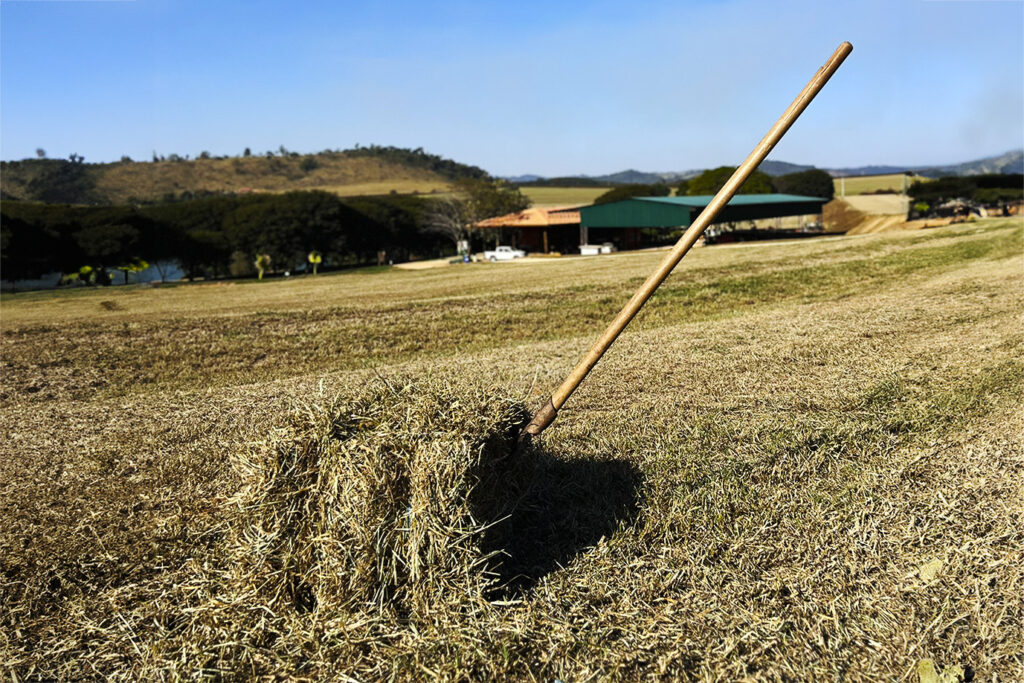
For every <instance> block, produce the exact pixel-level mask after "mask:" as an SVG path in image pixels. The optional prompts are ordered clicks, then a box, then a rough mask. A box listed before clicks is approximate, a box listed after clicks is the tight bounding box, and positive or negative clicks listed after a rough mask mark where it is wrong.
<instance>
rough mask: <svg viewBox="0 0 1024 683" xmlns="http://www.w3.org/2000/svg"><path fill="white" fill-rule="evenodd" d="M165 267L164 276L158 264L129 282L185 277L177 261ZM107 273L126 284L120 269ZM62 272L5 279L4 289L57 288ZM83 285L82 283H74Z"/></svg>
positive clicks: (115, 283) (159, 280) (113, 279)
mask: <svg viewBox="0 0 1024 683" xmlns="http://www.w3.org/2000/svg"><path fill="white" fill-rule="evenodd" d="M160 265H161V268H163V271H164V276H163V277H161V276H160V270H159V269H158V268H157V267H156V266H150V267H149V268H146V269H145V270H142V271H139V272H138V273H128V283H129V284H133V285H134V284H146V283H148V282H161V281H164V282H174V281H175V280H180V279H182V278H183V277H185V271H183V270H182V269H181V268H180V267H179V266H178V264H177V263H161V264H160ZM107 273H108V274H109V275H110V281H111V283H112V284H114V285H123V284H124V273H123V272H122V271H120V270H112V269H110V268H108V269H107ZM60 278H61V274H60V273H58V272H56V271H54V272H52V273H47V274H46V275H44V276H43V277H41V278H36V279H33V280H15V281H14V284H13V285H12V284H11V283H10V282H7V281H4V282H3V283H2V287H3V289H4V291H12V290H13V291H18V292H27V291H32V290H38V289H56V288H57V283H58V282H60ZM73 286H81V285H73Z"/></svg>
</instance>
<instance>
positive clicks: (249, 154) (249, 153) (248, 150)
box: [242, 147, 252, 157]
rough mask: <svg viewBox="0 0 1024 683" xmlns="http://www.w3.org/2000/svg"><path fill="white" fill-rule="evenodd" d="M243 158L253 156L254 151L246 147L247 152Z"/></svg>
mask: <svg viewBox="0 0 1024 683" xmlns="http://www.w3.org/2000/svg"><path fill="white" fill-rule="evenodd" d="M242 156H243V157H247V156H252V150H251V149H249V148H248V147H246V148H245V151H244V152H242Z"/></svg>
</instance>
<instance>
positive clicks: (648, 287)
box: [519, 42, 853, 441]
mask: <svg viewBox="0 0 1024 683" xmlns="http://www.w3.org/2000/svg"><path fill="white" fill-rule="evenodd" d="M852 51H853V45H851V44H850V43H845V42H844V43H843V44H841V45H840V46H839V47H838V48H836V51H835V52H834V53H832V57H831V58H829V60H828V62H826V63H825V65H824V66H823V67H821V68H820V69H818V73H816V74H814V78H812V79H811V81H810V83H808V84H807V85H806V86H804V89H803V90H801V91H800V94H799V95H797V97H796V99H795V100H793V104H791V105H789V108H788V109H787V110H786V111H785V113H784V114H783V115H782V116H781V117H780V118H779V120H778V121H776V122H775V125H774V126H772V127H771V130H769V131H768V134H767V135H765V136H764V138H762V139H761V142H759V143H758V144H757V147H755V148H754V151H753V152H751V153H750V155H749V156H748V157H747V158H746V160H745V161H744V162H743V163H742V164H740V166H739V168H737V169H736V172H735V173H733V174H732V177H731V178H729V180H728V181H727V182H726V183H725V185H723V186H722V189H721V190H719V191H718V194H716V195H715V196H714V198H713V199H712V200H711V202H710V203H709V204H708V205H707V206H706V207H704V210H703V211H701V213H700V216H698V217H697V220H695V221H694V222H693V224H692V225H691V226H690V227H689V228H688V229H687V230H686V232H685V233H683V236H682V237H680V238H679V241H678V242H676V245H675V246H674V247H672V250H671V251H670V252H669V253H668V254H666V255H665V258H664V260H662V262H661V264H660V265H659V266H658V268H657V270H655V271H654V272H653V273H651V275H650V276H649V277H648V278H647V280H646V281H645V282H644V283H643V284H642V285H641V286H640V289H638V290H636V294H634V295H633V298H632V299H630V300H629V303H627V304H626V305H625V306H624V307H623V309H622V310H621V311H619V314H618V315H617V316H615V319H614V320H612V322H611V324H610V325H609V326H608V329H606V330H605V331H604V334H602V335H601V337H600V338H599V339H598V340H597V342H595V344H594V346H593V347H591V349H590V351H589V352H588V353H587V355H586V356H585V357H584V358H583V360H581V361H580V362H579V364H578V365H577V366H576V368H575V369H574V370H573V371H572V373H571V374H570V375H569V376H568V377H566V378H565V381H564V382H562V385H561V386H560V387H558V389H556V390H555V393H553V394H551V398H550V399H549V400H548V402H547V403H546V404H544V407H543V408H541V409H540V410H538V411H537V412H536V413H535V414H534V416H533V419H532V420H531V421H530V423H529V424H528V425H526V427H525V428H524V429H523V431H522V433H520V435H519V440H520V441H523V440H524V439H526V438H529V437H533V436H537V435H538V434H540V433H541V432H542V431H544V429H545V428H547V426H548V425H549V424H551V423H552V422H554V420H555V418H556V417H557V416H558V409H559V408H561V407H562V406H563V405H564V404H565V402H566V401H567V400H569V397H570V396H572V393H573V392H574V391H576V388H577V387H578V386H579V385H580V384H581V383H582V382H583V380H584V379H585V378H586V376H587V374H589V373H590V371H591V370H592V369H593V367H594V366H595V365H597V361H599V360H601V356H603V355H604V352H605V351H607V350H608V347H609V346H611V345H612V342H614V341H615V340H616V339H617V338H618V336H619V334H620V333H621V332H622V330H623V329H625V327H626V325H628V324H629V321H631V320H632V319H633V316H635V315H636V314H637V312H639V311H640V309H641V308H642V307H643V305H644V304H645V303H647V300H648V299H649V298H650V297H651V295H652V294H654V290H656V289H657V288H658V286H659V285H660V284H661V283H662V282H664V280H665V278H667V277H668V275H669V273H671V272H672V269H673V268H675V267H676V264H677V263H679V261H681V260H682V258H683V257H684V256H686V252H688V251H690V248H691V247H692V246H693V245H694V243H695V242H696V241H697V238H699V237H700V236H701V235H702V234H703V233H704V230H705V229H706V228H707V227H708V225H710V224H711V222H712V221H713V220H715V218H716V217H717V216H718V214H719V212H720V211H721V210H722V209H723V208H724V207H725V205H726V204H727V203H729V200H730V199H732V197H733V195H734V194H736V191H737V190H738V189H739V188H740V186H741V185H743V183H744V182H745V181H746V180H747V178H749V177H750V174H751V173H753V172H754V169H756V168H757V167H758V165H760V163H761V162H762V161H764V159H765V157H767V156H768V153H769V152H771V151H772V148H774V147H775V145H776V144H778V142H779V140H781V139H782V136H783V135H785V134H786V131H787V130H789V127H790V126H792V125H793V122H794V121H796V120H797V118H798V117H799V116H800V114H802V113H803V111H804V109H806V108H807V105H809V104H810V103H811V100H813V99H814V96H815V95H817V94H818V92H819V91H820V90H821V89H822V88H823V87H825V84H826V83H828V79H829V78H831V77H832V74H834V73H835V72H836V70H837V69H838V68H839V66H840V65H841V64H842V63H843V60H845V59H846V57H847V56H848V55H849V54H850V52H852Z"/></svg>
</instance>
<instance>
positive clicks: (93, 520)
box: [0, 228, 1024, 681]
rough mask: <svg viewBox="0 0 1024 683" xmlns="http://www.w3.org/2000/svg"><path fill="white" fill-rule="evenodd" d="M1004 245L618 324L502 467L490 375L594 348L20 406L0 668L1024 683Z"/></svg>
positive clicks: (1011, 261) (1022, 475) (62, 673)
mask: <svg viewBox="0 0 1024 683" xmlns="http://www.w3.org/2000/svg"><path fill="white" fill-rule="evenodd" d="M979 230H980V229H979ZM1000 230H1001V232H1000ZM1001 234H1009V231H1008V230H1007V229H1005V228H1004V229H999V230H996V231H995V232H992V233H991V234H987V233H984V232H980V231H979V232H978V233H977V234H976V235H975V234H974V233H966V232H965V230H964V229H962V228H958V229H956V230H955V231H954V230H948V229H947V230H945V231H941V232H940V231H929V232H928V233H919V234H915V235H910V236H899V237H893V238H886V239H885V240H883V239H882V238H876V237H870V236H869V237H865V238H863V239H861V240H856V241H852V240H851V241H849V242H846V241H835V242H834V243H832V244H825V243H823V244H821V245H795V246H791V247H776V248H774V249H775V251H769V250H767V249H766V250H763V251H757V250H751V251H749V253H750V254H755V255H758V256H757V257H758V258H765V257H768V256H769V255H770V254H772V253H779V251H778V250H779V249H791V250H792V251H791V252H790V251H784V252H782V254H783V255H784V256H785V257H786V258H793V256H792V254H797V255H799V256H800V258H801V259H802V260H801V261H800V265H801V266H807V264H808V262H809V261H813V259H826V258H829V256H828V254H827V253H825V252H823V251H822V250H825V249H835V250H837V252H836V253H837V254H838V255H842V256H844V257H849V256H850V255H851V254H853V253H855V252H856V253H860V252H859V251H858V250H864V249H873V250H871V251H870V252H869V253H868V254H867V256H868V257H870V258H869V259H867V258H866V259H865V260H870V263H871V264H873V265H874V266H877V264H878V263H879V260H880V259H884V258H890V257H891V258H897V257H898V258H899V260H900V263H901V264H903V266H907V264H908V263H909V262H910V260H911V259H914V258H917V259H919V260H920V259H924V260H923V261H922V263H923V264H927V268H926V269H917V270H912V271H906V270H901V271H899V272H898V273H896V274H893V275H891V276H888V275H887V276H886V277H885V278H883V279H880V280H878V282H880V283H882V284H885V285H886V286H877V287H870V288H868V287H864V286H863V280H859V279H856V278H854V279H851V277H850V275H849V274H848V273H846V274H844V273H845V271H839V272H836V271H829V270H828V267H829V263H828V262H825V263H823V264H821V266H822V267H821V268H816V269H814V270H813V271H812V274H813V275H814V276H815V278H816V279H815V286H817V287H821V288H830V287H831V289H828V291H829V292H830V295H829V298H827V299H809V300H806V301H802V302H794V301H792V300H791V299H783V300H777V303H776V304H775V305H773V306H771V307H753V306H752V307H750V308H748V309H746V310H744V311H742V312H737V313H735V314H734V315H729V316H718V317H701V318H698V319H696V320H692V321H690V322H685V323H680V322H678V321H677V320H674V319H666V321H664V324H662V325H660V326H659V325H649V326H648V327H646V328H643V327H642V326H641V327H639V328H637V329H634V330H633V331H632V332H631V333H630V334H629V335H625V336H624V337H623V338H622V339H621V340H620V342H619V344H618V345H617V347H616V349H615V352H614V353H612V354H610V355H609V357H608V358H607V359H606V360H605V361H604V362H603V364H602V366H601V367H599V368H598V369H597V371H596V372H595V373H594V376H593V377H591V378H590V379H589V380H588V382H587V383H586V384H585V385H584V386H583V387H582V388H581V390H580V391H579V392H578V393H577V395H575V396H574V397H573V403H572V406H571V407H572V410H567V411H566V412H565V414H564V415H563V416H562V417H561V418H560V420H559V423H558V424H557V426H556V428H554V429H552V430H550V431H549V432H547V433H546V434H545V440H544V443H543V444H542V446H543V448H538V449H536V450H533V451H530V452H528V453H527V454H525V456H524V458H523V459H522V460H517V461H516V462H515V463H510V462H507V461H503V460H502V459H501V457H500V455H501V454H502V453H504V452H506V450H505V449H506V445H505V444H507V435H508V434H509V433H510V432H511V433H514V431H515V425H516V424H517V423H518V421H519V420H521V419H522V417H523V416H524V413H523V412H522V408H521V403H520V401H519V399H518V398H517V397H518V394H517V392H516V391H510V390H507V389H501V388H496V387H501V386H503V382H505V381H506V378H505V376H504V375H503V372H504V370H502V368H505V369H506V370H507V371H508V372H510V373H511V372H512V370H515V372H516V373H518V374H515V375H514V379H508V381H507V384H508V385H511V386H515V387H524V386H527V385H528V384H529V383H530V379H531V377H532V376H534V374H535V373H539V379H538V380H537V384H538V386H539V387H548V386H552V385H553V384H554V383H555V382H557V381H558V380H559V379H561V375H562V373H563V372H564V369H565V366H566V365H567V364H568V363H570V362H571V361H573V360H575V358H576V357H577V356H578V355H579V353H581V352H582V351H583V350H584V349H585V347H586V344H588V343H589V342H590V339H589V336H588V338H585V339H568V340H566V339H563V338H558V337H555V338H552V340H551V341H549V342H547V343H544V344H532V345H520V346H517V345H514V344H509V345H506V346H504V347H500V348H496V349H491V350H486V351H479V350H478V351H474V352H473V353H472V354H469V353H464V354H462V357H459V358H456V357H455V356H454V354H450V355H448V356H445V357H443V358H442V359H441V360H438V359H437V358H436V357H432V356H424V357H423V358H422V359H421V360H420V361H419V362H418V364H416V365H410V366H406V367H405V368H403V369H401V370H399V369H398V368H394V369H392V370H389V371H388V372H389V373H392V372H405V373H407V374H406V375H403V376H405V377H409V378H412V379H390V380H377V381H375V382H367V378H368V377H370V376H371V373H369V372H367V371H361V372H347V373H340V374H333V375H330V374H321V375H307V376H304V377H298V378H296V379H294V380H287V381H286V380H280V381H276V382H268V381H262V382H254V383H252V384H239V383H236V384H233V385H231V386H229V387H224V388H216V387H214V388H205V386H203V387H201V388H198V389H193V390H191V391H189V392H180V393H179V392H172V391H168V390H161V391H153V392H151V393H146V394H142V393H139V394H135V395H132V396H127V397H125V398H117V399H113V400H111V399H110V398H108V396H107V395H102V396H99V397H92V398H90V397H86V398H80V399H74V398H65V399H56V398H55V399H54V400H53V401H51V402H48V403H45V404H44V403H41V402H39V401H38V400H37V399H36V397H38V396H39V394H40V393H42V392H37V393H32V394H28V395H26V396H24V397H22V396H20V394H16V393H14V394H13V396H12V398H10V399H9V400H8V401H7V402H6V404H5V405H4V406H2V407H0V415H3V416H4V419H5V425H6V426H7V435H8V436H9V439H8V440H7V442H6V444H0V446H2V447H3V448H4V449H5V450H4V451H3V457H0V517H2V518H3V519H4V520H5V524H4V525H3V528H2V529H0V605H2V606H3V608H2V609H0V672H3V674H0V675H8V674H10V675H11V676H14V675H16V676H17V677H18V679H19V680H24V679H26V678H29V679H31V678H38V679H74V678H111V679H118V680H140V679H141V680H152V679H166V680H175V679H181V678H197V677H201V676H213V677H221V678H227V679H246V680H249V679H253V678H274V679H291V680H325V679H333V680H351V679H352V678H355V679H359V680H380V679H395V680H422V679H424V678H437V679H441V680H467V679H471V680H508V679H514V680H521V679H536V680H551V679H553V678H558V679H561V680H566V681H569V680H571V681H586V680H606V679H613V680H640V679H644V680H651V679H659V678H661V679H667V680H678V679H698V680H742V679H753V680H778V679H788V680H892V679H901V678H902V679H905V680H909V681H915V680H916V678H915V676H916V675H917V672H918V671H924V670H928V671H931V670H932V669H934V670H935V671H936V672H937V673H938V674H939V675H943V676H947V678H948V677H949V676H951V675H953V674H955V672H956V670H957V667H960V668H961V669H962V670H963V675H962V677H963V678H965V679H967V678H969V677H970V676H971V675H975V676H976V677H977V678H978V679H980V680H996V679H998V680H1000V681H1006V680H1018V679H1020V678H1021V675H1022V674H1024V655H1022V653H1024V643H1022V641H1021V635H1022V631H1021V629H1020V628H1019V625H1020V624H1021V623H1022V620H1024V602H1022V601H1021V599H1020V595H1021V594H1022V592H1024V569H1022V568H1021V564H1020V557H1021V554H1022V553H1024V534H1022V531H1021V529H1022V528H1024V527H1022V524H1021V522H1022V519H1024V517H1022V514H1024V510H1022V507H1021V500H1024V498H1022V495H1024V489H1022V488H1021V487H1022V482H1024V451H1022V450H1021V434H1022V428H1024V422H1022V420H1024V417H1022V415H1021V413H1020V409H1019V408H1020V404H1021V400H1022V393H1021V392H1022V387H1024V363H1022V361H1021V359H1022V358H1024V356H1022V354H1021V349H1022V348H1024V347H1022V343H1024V339H1022V337H1021V334H1020V329H1019V325H1018V324H1017V322H1018V316H1019V311H1020V310H1021V291H1020V288H1019V286H1018V285H1019V275H1020V272H1021V264H1020V259H1019V239H1020V238H1019V234H1020V231H1019V228H1014V230H1013V232H1012V234H1009V236H1010V237H1012V241H1007V243H1006V245H1005V246H1003V247H1000V248H999V249H998V250H994V251H985V250H983V249H981V248H980V246H982V245H984V244H985V243H986V242H990V241H992V239H993V237H995V236H999V235H1001ZM942 235H946V236H947V237H942ZM952 235H955V236H956V239H955V242H954V240H952V237H951V236H952ZM1000 239H1002V238H1000ZM947 242H954V245H953V246H955V248H956V250H957V251H956V252H955V253H947V252H946V251H942V252H939V251H936V250H935V249H931V247H932V246H934V245H941V244H946V243H947ZM1000 244H1002V242H1000ZM844 245H845V246H844ZM900 245H902V246H900ZM907 245H926V246H929V248H930V251H928V252H927V253H926V254H925V255H924V256H920V254H921V249H920V248H919V247H912V246H907ZM883 246H884V247H885V248H886V249H887V250H892V251H891V253H890V252H889V251H885V252H881V251H879V249H875V248H874V247H883ZM936 248H938V247H936ZM951 248H952V247H951ZM942 249H946V247H942ZM851 250H853V251H851ZM965 250H969V251H970V254H974V256H970V254H968V256H970V258H967V256H964V255H963V252H965ZM709 251H711V250H709ZM746 253H748V252H746V251H745V252H743V253H742V254H740V253H739V252H732V255H731V256H730V258H732V259H737V258H741V257H742V256H743V255H744V254H746ZM1004 253H1006V254H1010V255H1011V256H1012V258H1008V257H1006V256H1001V254H1004ZM915 254H916V255H917V256H915ZM986 254H990V255H988V256H986ZM925 256H927V258H925ZM938 256H942V257H943V258H945V257H946V256H948V257H949V259H950V261H949V263H950V265H948V266H947V265H944V264H945V262H944V261H941V260H939V259H938ZM630 258H639V257H630ZM709 258H710V257H709ZM715 258H724V256H723V257H718V256H715ZM814 263H816V264H817V261H814ZM524 267H525V266H524ZM545 267H554V268H556V269H557V268H558V267H559V266H558V265H555V266H545ZM865 267H867V266H866V264H865V263H864V262H863V261H855V262H853V263H852V264H851V268H854V270H855V271H856V272H860V271H861V270H862V269H863V268H865ZM907 272H909V276H907V275H906V273H907ZM822 273H831V274H830V275H828V277H821V275H822ZM750 275H751V277H752V278H754V280H753V281H754V282H755V283H756V282H761V281H762V279H763V275H764V273H763V272H762V271H760V270H758V271H754V272H751V273H750ZM444 277H449V276H448V275H445V276H444ZM785 282H786V283H787V286H792V285H794V284H799V281H798V280H794V279H787V280H786V281H785ZM545 286H547V285H545ZM326 290H327V288H326V287H325V291H326ZM745 291H747V290H745ZM753 291H755V292H758V293H757V297H759V298H760V297H762V296H764V294H763V291H764V290H753ZM671 292H672V290H667V291H666V292H664V294H666V295H668V294H671ZM105 296H110V295H105ZM720 296H725V294H722V295H720ZM744 296H748V295H746V294H744ZM749 296H750V297H751V298H753V297H754V296H755V295H753V294H751V295H749ZM97 301H98V299H92V300H90V302H89V307H90V309H93V310H94V309H96V308H97V304H96V302H97ZM445 303H446V305H449V303H448V302H445ZM677 305H678V304H677ZM657 313H658V309H657V308H655V309H652V310H651V311H649V316H650V315H654V314H657ZM559 314H560V315H562V314H564V311H560V313H559ZM104 315H106V314H104ZM110 315H123V313H117V312H114V313H110ZM498 315H499V314H498V313H496V314H495V316H496V317H495V318H494V319H493V320H494V326H495V327H496V328H498V329H500V330H501V333H502V334H504V335H506V336H507V337H508V338H510V339H513V340H518V339H522V338H523V335H522V334H520V332H521V329H520V328H514V327H508V326H506V327H499V326H500V324H501V319H500V318H498V317H497V316H498ZM500 315H502V316H504V317H505V318H509V317H510V316H511V314H510V313H509V312H508V310H505V309H502V310H501V312H500ZM511 317H512V319H513V320H516V321H522V320H523V316H522V313H521V312H517V313H516V314H515V316H511ZM488 322H489V323H490V320H489V321H488ZM224 324H225V323H224V322H223V319H222V318H217V319H216V320H214V321H212V322H210V323H208V324H205V325H204V326H203V327H202V328H201V329H217V328H218V326H222V325H224ZM479 324H483V323H479ZM197 327H198V326H197ZM65 329H66V328H60V327H59V328H57V331H55V332H54V334H55V335H56V334H58V333H61V334H63V333H65V332H63V330H65ZM459 329H460V330H462V331H463V332H464V333H466V334H468V331H467V325H465V324H464V323H463V324H462V325H460V326H459ZM46 339H47V340H49V339H51V337H46ZM265 339H266V340H267V341H265V343H267V344H270V343H271V341H270V340H271V338H270V337H266V338H265ZM438 340H441V341H445V340H447V338H445V337H441V336H437V337H436V338H432V343H441V341H438ZM24 343H26V344H27V343H28V342H24ZM33 343H34V345H35V347H36V348H42V346H43V344H42V343H41V342H40V340H38V339H37V340H36V341H35V342H33ZM516 344H518V342H516ZM10 348H17V347H16V346H15V345H13V344H12V345H11V346H10ZM101 349H102V350H104V351H107V350H109V346H108V345H104V346H102V347H101ZM460 350H461V349H460ZM306 355H308V354H306ZM469 356H473V358H472V359H470V358H469ZM291 357H292V356H285V358H291ZM294 357H295V358H300V357H301V358H305V357H306V356H304V355H302V354H300V353H299V352H298V351H296V352H295V355H294ZM538 359H539V360H538ZM441 368H446V372H448V374H450V375H451V376H452V378H453V379H451V380H442V379H439V377H438V375H439V373H440V372H441ZM467 378H469V379H467ZM321 381H323V382H329V383H331V386H332V390H331V392H327V393H326V394H325V393H323V392H321V393H320V394H319V395H317V393H316V392H317V389H316V387H317V384H318V382H321ZM335 385H337V386H339V387H360V386H364V385H368V386H366V387H365V388H364V389H343V391H344V392H345V393H344V395H343V396H342V397H341V398H338V399H334V398H325V397H324V396H325V395H326V396H333V386H335ZM311 392H312V395H313V398H309V395H310V393H311ZM352 392H354V393H352ZM299 396H301V397H303V398H295V397H299ZM532 400H533V399H531V402H532ZM12 406H13V407H12ZM285 406H290V408H288V409H285V408H284V407H285ZM110 415H113V416H114V417H110ZM246 425H248V426H246ZM492 447H493V450H492ZM494 455H497V456H499V457H492V456H494ZM449 460H451V462H449ZM641 472H642V476H641V474H640V473H641ZM37 484H38V485H37ZM346 491H347V492H351V494H352V495H351V497H344V493H345V492H346ZM417 491H419V492H420V493H419V494H417V493H416V492H417ZM340 498H344V499H340ZM495 522H497V523H495ZM414 530H415V532H414ZM413 566H416V567H418V568H417V569H416V571H415V572H414V571H413V570H412V569H411V568H412V567H413ZM923 660H930V661H932V662H933V663H934V666H933V667H932V669H929V668H928V666H927V665H921V666H919V663H920V662H921V661H923ZM947 674H948V675H947ZM957 677H960V676H957Z"/></svg>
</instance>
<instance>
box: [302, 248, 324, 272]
mask: <svg viewBox="0 0 1024 683" xmlns="http://www.w3.org/2000/svg"><path fill="white" fill-rule="evenodd" d="M306 258H307V259H308V260H309V262H310V263H312V264H313V275H316V269H317V266H319V265H320V263H321V262H322V261H323V260H324V257H323V256H322V255H321V254H320V252H319V251H316V250H315V249H314V250H313V251H311V252H309V255H308V256H307V257H306Z"/></svg>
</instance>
